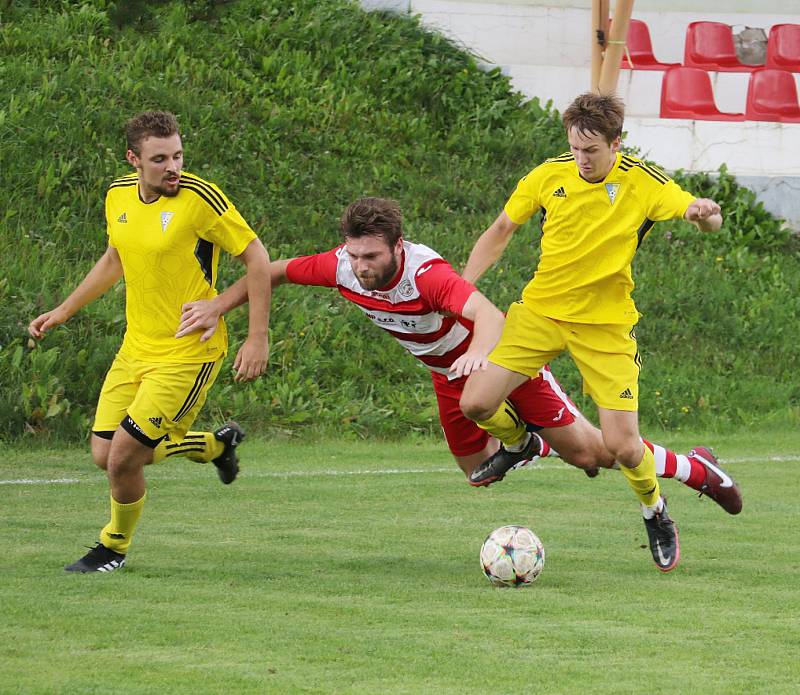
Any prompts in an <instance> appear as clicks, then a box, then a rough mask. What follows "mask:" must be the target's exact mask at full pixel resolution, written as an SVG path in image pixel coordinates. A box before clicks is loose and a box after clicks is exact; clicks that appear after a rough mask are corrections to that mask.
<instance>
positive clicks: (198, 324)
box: [175, 258, 293, 342]
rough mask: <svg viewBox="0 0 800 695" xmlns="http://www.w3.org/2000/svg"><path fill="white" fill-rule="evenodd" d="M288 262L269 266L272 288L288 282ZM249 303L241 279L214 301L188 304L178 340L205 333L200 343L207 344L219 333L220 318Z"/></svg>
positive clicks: (278, 262)
mask: <svg viewBox="0 0 800 695" xmlns="http://www.w3.org/2000/svg"><path fill="white" fill-rule="evenodd" d="M291 260H293V259H291V258H290V259H288V260H282V261H272V262H271V263H270V264H269V273H270V286H271V287H272V289H275V288H276V287H277V286H278V285H282V284H283V283H284V282H286V266H287V265H289V261H291ZM246 302H247V278H246V277H243V278H239V279H238V280H237V281H236V282H235V283H233V284H232V285H231V286H230V287H229V288H228V289H226V290H225V291H224V292H223V293H222V294H219V295H217V296H216V297H214V298H213V299H198V300H196V301H194V302H186V304H184V305H183V306H182V307H181V311H182V312H183V313H182V314H181V323H180V325H179V326H178V332H177V333H176V334H175V337H176V338H182V337H183V336H185V335H189V334H190V333H194V332H195V331H204V333H203V335H202V336H200V342H205V341H206V340H208V339H209V338H210V337H211V336H212V335H214V333H216V332H217V325H218V324H219V317H220V316H224V315H225V314H227V313H228V312H229V311H231V310H232V309H235V308H236V307H237V306H241V305H242V304H245V303H246Z"/></svg>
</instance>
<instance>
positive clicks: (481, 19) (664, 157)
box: [361, 0, 800, 230]
mask: <svg viewBox="0 0 800 695" xmlns="http://www.w3.org/2000/svg"><path fill="white" fill-rule="evenodd" d="M361 4H362V5H363V6H364V7H367V8H373V9H390V10H393V11H398V12H409V13H412V14H418V15H419V16H420V18H421V20H422V22H423V23H424V24H425V25H426V26H427V27H429V28H431V29H434V30H436V31H440V32H442V33H443V34H445V35H446V36H448V37H450V38H451V39H452V40H453V41H455V42H456V43H457V44H459V45H462V46H464V47H465V48H466V49H467V50H470V51H471V52H472V53H473V54H475V55H476V56H477V57H478V59H479V61H481V62H482V63H483V64H485V65H486V66H487V67H495V66H499V67H500V68H501V69H502V70H503V72H504V73H505V74H507V75H509V76H510V77H511V80H512V85H513V86H514V88H515V89H518V90H519V91H520V92H522V93H523V94H525V95H526V96H528V97H534V96H536V97H539V98H540V99H541V100H542V101H545V102H546V101H548V100H552V102H553V105H554V106H555V107H556V108H557V109H559V110H563V109H564V108H565V107H566V106H567V105H568V104H569V103H570V102H571V101H572V99H573V98H574V97H575V96H576V95H577V94H579V93H581V92H583V91H586V90H587V89H588V88H589V86H590V65H591V33H592V32H591V21H590V17H591V0H566V1H565V2H561V3H555V2H552V1H550V2H548V1H547V0H504V1H502V2H486V1H485V0H363V1H362V3H361ZM610 4H611V7H612V12H613V6H614V2H613V1H612V2H611V3H610ZM665 5H666V6H668V8H669V9H668V10H665V9H664V7H665ZM721 8H724V9H721ZM633 17H634V18H635V19H641V20H643V21H645V22H647V24H648V27H649V28H650V34H651V39H652V43H653V52H654V54H655V56H656V57H657V58H658V59H659V60H661V61H663V62H675V63H681V62H682V61H683V50H684V38H685V34H686V27H687V26H688V25H689V23H690V22H693V21H698V20H707V21H717V22H723V23H725V24H730V25H732V26H733V27H734V31H735V32H738V31H740V30H741V29H743V28H744V27H747V26H749V27H761V28H763V29H764V30H765V31H766V32H767V33H768V32H769V28H770V27H771V26H772V25H773V24H780V23H795V24H800V0H728V1H727V2H724V3H721V2H718V1H713V0H694V1H693V0H671V2H669V3H665V2H663V0H637V1H636V5H635V7H634V13H633ZM711 76H712V85H713V87H714V95H715V99H716V102H717V107H718V108H719V109H720V110H722V111H729V112H736V113H743V112H744V110H745V101H746V97H747V84H748V79H749V75H748V74H747V73H712V74H711ZM661 79H662V73H661V72H658V71H644V70H633V71H630V70H623V71H621V73H620V80H619V85H618V92H619V94H620V96H621V97H622V98H623V99H624V100H625V103H626V109H627V114H626V122H625V129H626V131H627V139H626V144H628V145H631V146H634V147H637V148H639V149H640V151H641V153H642V154H643V155H645V156H647V157H649V158H651V159H653V160H655V161H657V162H659V163H660V164H661V165H662V166H664V167H665V168H667V169H670V170H674V169H679V168H680V169H686V170H690V171H716V170H717V169H718V168H719V167H720V165H721V164H723V163H724V164H726V165H727V167H728V170H729V171H730V172H732V173H733V174H735V175H736V176H737V177H739V178H742V180H744V177H746V178H747V180H748V181H749V182H750V183H749V185H751V187H753V188H754V189H755V190H758V191H760V196H761V198H762V199H763V200H764V204H765V206H767V208H768V209H770V210H771V211H772V212H773V213H775V214H777V215H780V216H782V217H784V218H785V219H786V220H787V221H788V222H789V223H790V224H791V225H792V226H793V227H794V228H795V229H798V230H800V196H798V195H797V193H798V191H800V124H777V123H761V122H749V121H748V122H744V123H732V122H719V121H689V120H677V119H660V118H659V110H660V100H661ZM795 79H796V81H797V84H798V91H799V92H800V73H797V74H796V75H795Z"/></svg>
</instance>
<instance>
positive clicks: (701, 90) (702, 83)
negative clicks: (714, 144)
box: [661, 67, 744, 121]
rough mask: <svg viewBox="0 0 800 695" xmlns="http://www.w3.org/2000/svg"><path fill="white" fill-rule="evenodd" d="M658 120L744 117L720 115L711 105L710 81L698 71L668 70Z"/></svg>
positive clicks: (739, 118)
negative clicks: (659, 118)
mask: <svg viewBox="0 0 800 695" xmlns="http://www.w3.org/2000/svg"><path fill="white" fill-rule="evenodd" d="M661 118H691V119H694V120H698V121H743V120H744V114H743V113H723V112H722V111H720V110H719V109H718V108H717V105H716V104H715V103H714V92H713V90H712V88H711V78H710V77H709V76H708V73H707V72H706V71H705V70H700V69H699V68H683V67H681V68H670V69H669V70H667V71H666V72H665V73H664V78H663V80H662V81H661Z"/></svg>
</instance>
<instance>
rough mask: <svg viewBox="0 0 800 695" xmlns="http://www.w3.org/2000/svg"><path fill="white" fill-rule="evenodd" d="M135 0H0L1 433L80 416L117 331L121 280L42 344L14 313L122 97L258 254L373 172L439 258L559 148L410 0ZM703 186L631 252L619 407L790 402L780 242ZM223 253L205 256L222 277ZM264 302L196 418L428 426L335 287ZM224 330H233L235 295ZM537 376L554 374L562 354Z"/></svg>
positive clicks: (71, 244)
mask: <svg viewBox="0 0 800 695" xmlns="http://www.w3.org/2000/svg"><path fill="white" fill-rule="evenodd" d="M145 5H146V3H130V6H131V7H134V6H135V7H138V8H139V12H140V15H141V16H138V18H137V16H136V11H134V10H135V7H134V10H132V12H133V16H132V17H131V16H129V17H127V20H126V22H127V23H124V25H123V26H122V27H121V28H120V27H119V26H117V24H115V21H114V20H117V19H120V17H121V16H120V15H118V14H114V13H111V14H109V13H108V12H106V11H104V10H103V9H102V8H103V7H104V6H105V3H103V2H100V1H99V0H98V2H94V3H85V4H83V5H79V6H76V5H75V4H74V3H63V4H62V6H63V7H64V8H66V9H63V10H59V9H55V10H54V9H53V7H54V5H53V3H33V2H32V3H15V4H14V7H13V8H10V9H9V10H7V11H6V13H5V15H4V18H3V19H4V22H3V24H2V26H0V42H2V45H3V51H4V60H3V64H2V66H0V94H2V95H3V96H4V97H5V100H4V101H5V103H6V106H5V107H4V108H0V144H1V145H2V147H0V166H2V169H3V172H4V173H3V178H4V185H3V186H2V188H0V209H2V210H3V213H2V217H0V229H1V230H2V234H0V255H2V257H3V258H4V259H6V261H5V262H4V268H3V277H2V278H0V300H2V301H3V303H4V306H6V307H7V311H6V313H5V314H4V315H3V316H2V317H0V377H1V378H2V382H3V384H4V388H3V390H2V392H0V421H2V423H3V427H2V430H0V436H9V435H10V436H18V435H20V434H22V433H25V432H26V431H29V428H33V430H35V431H36V432H44V433H52V434H55V435H58V436H65V437H73V438H74V437H75V436H76V433H83V432H85V431H86V429H87V427H88V424H89V418H90V417H91V413H92V410H93V407H94V402H95V399H96V394H97V390H98V384H99V381H100V379H101V378H102V374H103V372H104V370H105V368H106V366H107V364H108V363H109V361H110V359H111V356H112V355H113V352H114V350H115V348H116V346H117V345H118V343H119V340H120V337H121V332H122V330H123V324H124V317H123V315H122V310H121V309H122V292H121V291H120V290H121V288H115V290H114V291H112V292H110V293H109V294H108V295H107V296H106V297H104V298H102V299H101V300H99V301H98V302H96V303H95V304H94V305H92V306H91V307H89V308H87V309H86V310H85V311H84V312H82V313H81V314H79V315H78V316H77V317H75V318H74V319H73V320H72V321H71V322H70V324H69V325H68V326H67V327H64V328H62V329H59V330H58V331H56V332H55V333H54V334H52V335H51V336H49V337H48V339H47V340H46V341H45V343H43V345H42V346H41V348H38V349H35V350H30V349H29V348H28V347H27V340H26V338H25V337H24V327H25V325H26V324H27V323H28V321H29V320H30V319H31V318H32V317H33V316H35V315H36V314H37V313H39V312H40V311H42V310H44V309H47V308H49V307H51V306H53V305H54V304H55V303H56V302H58V301H60V299H61V298H62V297H63V296H64V294H65V293H66V292H67V291H68V289H69V288H71V287H73V286H74V285H75V284H76V282H77V281H78V280H79V279H80V278H81V277H82V276H83V274H84V273H85V272H86V271H87V270H88V268H90V267H91V264H92V262H93V260H94V259H95V258H97V257H98V256H99V254H100V253H101V251H102V248H103V246H104V243H105V240H104V234H103V231H102V226H103V225H102V195H103V191H104V188H105V185H106V184H107V182H108V181H109V180H110V179H111V178H112V177H114V176H116V175H118V174H120V173H124V172H126V171H127V168H126V165H125V163H124V161H123V159H122V154H123V152H122V147H123V145H122V138H121V132H120V131H121V125H122V122H123V120H124V119H125V118H126V117H128V116H129V115H131V114H133V113H135V112H136V111H138V110H141V109H144V108H153V107H163V108H169V109H172V110H173V111H175V112H176V113H177V114H178V115H179V117H180V119H181V122H182V124H183V131H184V139H185V145H186V151H187V167H188V168H189V169H190V170H194V171H195V172H197V173H199V174H201V175H203V176H206V177H208V178H211V179H212V180H215V181H217V182H219V183H220V185H222V187H223V188H224V190H226V192H227V193H228V194H229V195H230V197H231V198H232V199H233V200H234V201H235V202H236V204H237V206H238V207H239V208H240V209H241V210H242V211H243V213H244V214H245V216H246V218H247V219H248V220H250V221H251V223H252V224H253V225H254V227H255V228H256V229H257V231H258V232H259V234H260V235H261V237H262V238H263V239H264V241H265V242H266V243H267V245H268V247H269V248H270V250H271V252H272V255H273V257H286V256H290V255H297V254H301V253H307V252H311V251H315V250H323V249H326V248H329V247H330V246H332V245H334V244H335V243H336V241H337V235H336V220H337V217H338V215H339V213H340V211H341V209H342V208H343V206H344V205H345V204H346V203H347V202H349V201H350V200H351V199H353V198H354V197H357V196H359V195H364V194H375V195H385V196H393V197H396V198H398V199H399V200H400V201H401V203H402V204H403V207H404V209H405V212H406V218H407V226H406V229H407V236H409V237H410V238H412V239H415V240H418V241H422V242H425V243H429V244H431V245H433V246H434V247H436V248H437V249H439V250H440V251H441V252H442V253H443V254H444V255H445V256H447V257H448V258H450V259H451V260H452V261H453V262H454V264H456V265H460V264H462V263H463V262H464V261H465V260H466V257H467V254H468V252H469V249H470V247H471V244H472V243H473V241H474V239H475V238H476V236H477V234H478V233H479V232H480V231H481V230H482V229H483V228H485V226H486V225H487V224H488V223H489V222H490V221H491V219H493V217H494V215H495V214H496V213H497V211H498V210H499V209H500V207H501V206H502V203H503V201H504V199H505V198H506V196H507V195H508V193H509V192H510V190H511V189H512V188H513V185H514V183H515V181H516V179H517V178H519V177H520V176H521V175H522V174H524V173H525V172H526V171H527V170H528V168H530V167H531V166H533V165H534V164H535V163H537V162H538V161H541V159H542V158H544V157H546V156H549V155H552V154H556V153H559V152H561V151H563V150H564V149H565V143H564V139H563V136H562V134H561V131H560V126H559V124H558V119H557V116H556V115H554V114H551V113H548V112H546V111H543V110H542V109H540V108H539V107H538V106H537V105H536V104H529V105H525V106H523V105H522V104H521V102H520V98H519V96H518V95H515V94H512V93H511V92H510V91H509V89H508V83H507V80H506V79H505V78H504V77H502V76H501V75H499V74H498V73H491V74H486V73H483V72H481V71H480V70H478V69H477V67H476V66H475V64H474V62H473V61H472V59H471V58H469V57H468V56H467V55H465V54H464V53H462V52H460V51H458V50H456V49H455V48H454V47H452V46H450V45H448V44H447V43H446V42H445V41H444V40H443V39H441V38H439V37H437V36H435V35H431V34H427V33H425V32H423V31H421V30H420V29H419V28H418V26H417V25H416V23H415V22H414V21H413V20H410V19H408V18H400V17H391V18H389V17H384V16H381V15H375V14H372V15H368V14H364V13H363V12H361V11H360V10H359V9H358V8H357V7H356V6H355V4H351V3H346V2H336V1H334V0H331V1H328V2H312V1H311V0H301V1H298V2H295V3H292V4H291V5H289V4H287V3H285V2H278V1H277V0H272V1H271V2H269V1H268V2H252V1H249V0H241V1H240V2H236V3H228V4H224V5H223V6H221V7H220V8H218V9H217V10H216V11H214V12H211V13H209V14H208V16H204V18H203V19H202V21H197V20H196V19H195V18H194V16H193V15H192V12H190V11H188V10H186V9H185V7H184V6H183V5H182V4H180V3H175V2H167V3H161V4H158V5H157V6H156V7H155V9H153V8H150V9H147V10H142V8H143V7H145ZM203 6H204V3H202V2H195V3H193V4H192V7H194V8H195V10H194V11H195V12H198V11H199V10H197V8H202V7H203ZM56 7H58V6H57V5H56ZM97 8H101V9H97ZM692 187H693V188H694V189H695V190H698V192H701V191H703V190H704V188H707V187H708V184H707V183H706V182H703V181H694V182H692ZM723 189H724V190H723ZM712 193H713V194H714V195H716V196H717V197H719V198H720V199H721V200H723V202H725V201H727V202H726V214H727V215H728V219H729V224H728V225H727V227H726V229H725V230H724V231H723V233H721V234H719V235H713V236H711V237H709V238H708V239H700V238H699V237H698V236H697V235H695V234H694V233H693V232H691V231H689V230H687V228H686V227H685V225H681V224H670V225H658V226H657V227H656V228H655V230H654V231H653V232H652V234H651V236H652V238H651V239H649V240H648V242H647V243H646V244H645V246H644V248H643V250H642V252H641V257H640V258H639V260H638V261H637V274H638V283H639V289H638V292H637V301H638V303H639V305H640V308H641V310H642V311H643V312H644V313H645V316H646V320H645V321H644V322H643V324H642V326H641V328H640V331H639V335H640V340H641V344H642V349H643V353H644V355H645V366H646V369H645V371H644V373H643V375H642V393H643V399H642V414H643V418H644V419H645V420H646V421H647V422H648V423H650V426H651V427H652V426H663V427H665V428H669V429H675V428H680V427H685V426H687V425H689V426H691V425H692V424H696V423H698V422H700V423H703V424H705V425H707V426H714V427H722V426H724V424H725V423H730V425H731V426H734V427H738V426H742V425H749V424H751V423H754V422H758V423H759V424H761V421H762V420H763V418H764V416H765V414H766V415H768V416H769V417H772V418H774V419H775V420H776V421H777V422H778V423H779V424H785V423H786V422H796V421H797V418H798V407H800V406H798V403H800V392H799V391H798V386H797V381H796V379H794V378H793V376H794V373H793V370H794V367H793V365H796V364H797V361H798V358H800V355H798V350H800V347H798V346H799V345H800V340H798V337H799V336H798V335H797V327H796V321H795V317H796V316H797V315H798V313H800V304H799V303H800V295H798V294H797V293H796V287H797V286H799V285H800V270H799V269H798V268H800V264H798V263H797V255H796V250H794V249H793V248H792V247H791V246H788V245H787V244H786V243H785V235H783V234H781V233H780V230H779V228H778V227H777V226H776V225H775V224H774V222H772V221H770V220H769V218H768V216H765V215H764V214H763V211H759V210H758V209H757V208H755V207H754V206H752V205H750V204H749V203H748V202H747V201H746V200H744V199H743V198H742V196H741V195H739V194H737V191H736V189H735V186H732V185H731V184H730V182H729V181H728V180H727V179H725V180H723V185H719V186H717V189H716V190H714V191H712ZM667 231H669V232H670V234H671V240H670V241H669V242H667V241H665V240H664V239H663V237H664V234H665V232H667ZM535 239H536V233H535V225H534V224H531V225H529V226H528V228H526V229H525V230H524V231H523V232H521V233H520V234H518V235H517V238H515V239H514V240H513V241H512V244H511V246H510V247H509V250H508V252H507V253H506V256H505V257H504V259H503V260H502V261H501V262H500V263H499V264H498V267H497V269H496V270H495V271H493V272H492V273H491V274H490V275H489V276H487V278H486V279H485V280H484V281H482V283H481V288H482V289H483V290H484V291H485V292H486V293H487V294H488V295H489V296H490V297H491V298H492V299H494V300H495V301H496V302H497V303H498V305H500V306H501V307H504V306H506V305H507V304H508V303H509V302H511V301H513V300H514V299H516V298H517V296H518V294H519V291H520V289H521V287H522V286H523V285H524V283H525V281H526V280H527V279H528V278H529V277H530V272H531V268H532V267H533V266H534V264H535V260H536V251H535ZM31 269H35V270H36V272H31ZM238 272H239V271H238V269H236V268H234V267H233V266H232V265H230V264H228V265H225V266H224V267H223V269H222V273H221V282H220V285H224V284H226V283H227V282H228V281H229V280H230V279H231V278H232V277H234V275H235V274H236V273H238ZM273 317H274V318H273V322H272V328H273V338H272V340H273V352H272V361H271V373H270V376H268V377H267V378H265V379H263V380H261V381H260V382H259V383H258V384H255V385H251V386H248V387H246V388H242V387H238V386H237V387H235V386H234V385H233V383H232V381H231V379H230V377H229V376H228V375H227V374H224V375H223V376H222V377H221V378H220V379H219V382H218V384H217V387H216V388H215V390H214V392H213V394H212V397H211V399H210V401H209V406H208V407H207V409H206V411H205V416H204V417H205V418H206V420H207V421H210V420H217V419H219V418H221V417H224V416H226V415H227V414H229V413H234V414H236V416H237V417H239V418H241V419H243V420H244V421H245V422H247V423H248V424H249V425H250V426H251V427H253V426H261V425H263V426H265V427H268V428H278V429H285V430H294V429H296V428H297V427H298V426H301V425H304V424H308V423H314V424H315V425H317V426H320V425H324V426H326V427H328V428H333V429H339V430H343V431H345V432H346V433H349V434H350V435H361V436H363V435H366V434H375V433H381V434H400V433H407V432H409V431H422V432H437V431H438V425H437V423H436V420H435V409H434V408H435V407H434V403H433V399H432V396H431V394H430V390H429V388H428V386H427V383H428V382H427V375H426V373H425V371H424V370H422V369H418V368H415V366H414V365H413V363H412V361H411V360H410V359H409V358H407V357H406V356H405V355H404V354H403V351H402V350H401V349H400V348H399V347H398V346H397V345H395V344H394V343H393V342H392V341H390V340H388V339H377V338H378V336H376V333H375V331H374V328H373V327H371V326H369V325H368V324H367V323H366V322H364V321H363V317H361V315H360V313H359V312H357V311H355V310H352V307H346V306H344V305H343V303H342V302H341V301H339V300H338V299H337V298H336V297H334V296H333V293H331V292H329V291H324V290H317V291H313V290H306V289H303V288H282V289H281V291H280V292H279V293H278V297H277V299H276V304H275V310H274V313H273ZM231 327H232V331H231V332H232V335H233V336H234V339H233V345H234V349H235V346H236V345H237V344H238V339H239V338H240V336H242V335H243V332H244V313H243V312H241V311H239V312H237V313H235V314H234V315H233V316H232V317H231ZM756 355H757V356H758V358H756V357H755V356H756ZM365 374H368V375H369V378H367V379H365V378H364V375H365ZM559 375H560V376H562V378H563V381H564V382H565V384H566V386H567V387H568V388H569V389H570V390H571V391H572V392H573V393H577V391H578V390H579V382H578V379H577V375H576V374H575V372H574V370H573V369H572V367H571V365H569V364H566V363H565V362H564V361H562V362H561V363H559ZM745 375H746V376H745ZM77 436H80V435H77Z"/></svg>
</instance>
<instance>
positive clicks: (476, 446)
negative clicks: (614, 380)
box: [431, 367, 578, 456]
mask: <svg viewBox="0 0 800 695" xmlns="http://www.w3.org/2000/svg"><path fill="white" fill-rule="evenodd" d="M431 378H432V380H433V390H434V392H435V393H436V400H437V401H438V403H439V422H441V423H442V430H444V437H445V439H446V440H447V446H448V447H449V448H450V451H451V453H452V454H453V456H469V455H470V454H475V453H477V452H479V451H481V450H482V449H483V448H484V447H485V446H486V444H487V442H488V441H489V435H488V433H487V432H486V431H485V430H482V429H481V428H480V427H478V426H477V425H476V424H475V423H474V422H473V421H472V420H470V419H469V418H468V417H466V416H465V415H464V414H463V413H462V412H461V408H460V407H459V405H458V402H459V401H460V400H461V392H462V391H463V390H464V384H465V383H466V380H467V378H466V377H462V378H460V379H454V380H453V381H448V380H447V377H446V376H445V375H444V374H439V373H438V372H431ZM508 400H509V401H511V403H512V404H513V405H514V408H515V409H516V411H517V413H519V416H520V417H521V418H522V419H523V420H524V421H525V422H526V423H527V424H528V425H529V426H530V427H529V429H537V430H538V429H542V428H544V427H564V426H566V425H571V424H572V423H573V422H575V415H577V414H578V409H577V408H576V407H575V404H574V403H573V402H572V401H571V400H570V399H569V398H568V397H567V394H565V393H564V391H563V390H562V388H561V385H560V384H559V383H558V382H557V381H556V378H555V377H554V376H553V375H552V373H551V372H550V369H549V368H548V367H543V368H542V370H541V372H540V373H539V376H537V377H536V378H535V379H530V380H528V381H526V382H525V383H524V384H522V386H519V387H517V388H516V389H514V390H513V391H512V392H511V393H510V394H509V396H508Z"/></svg>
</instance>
